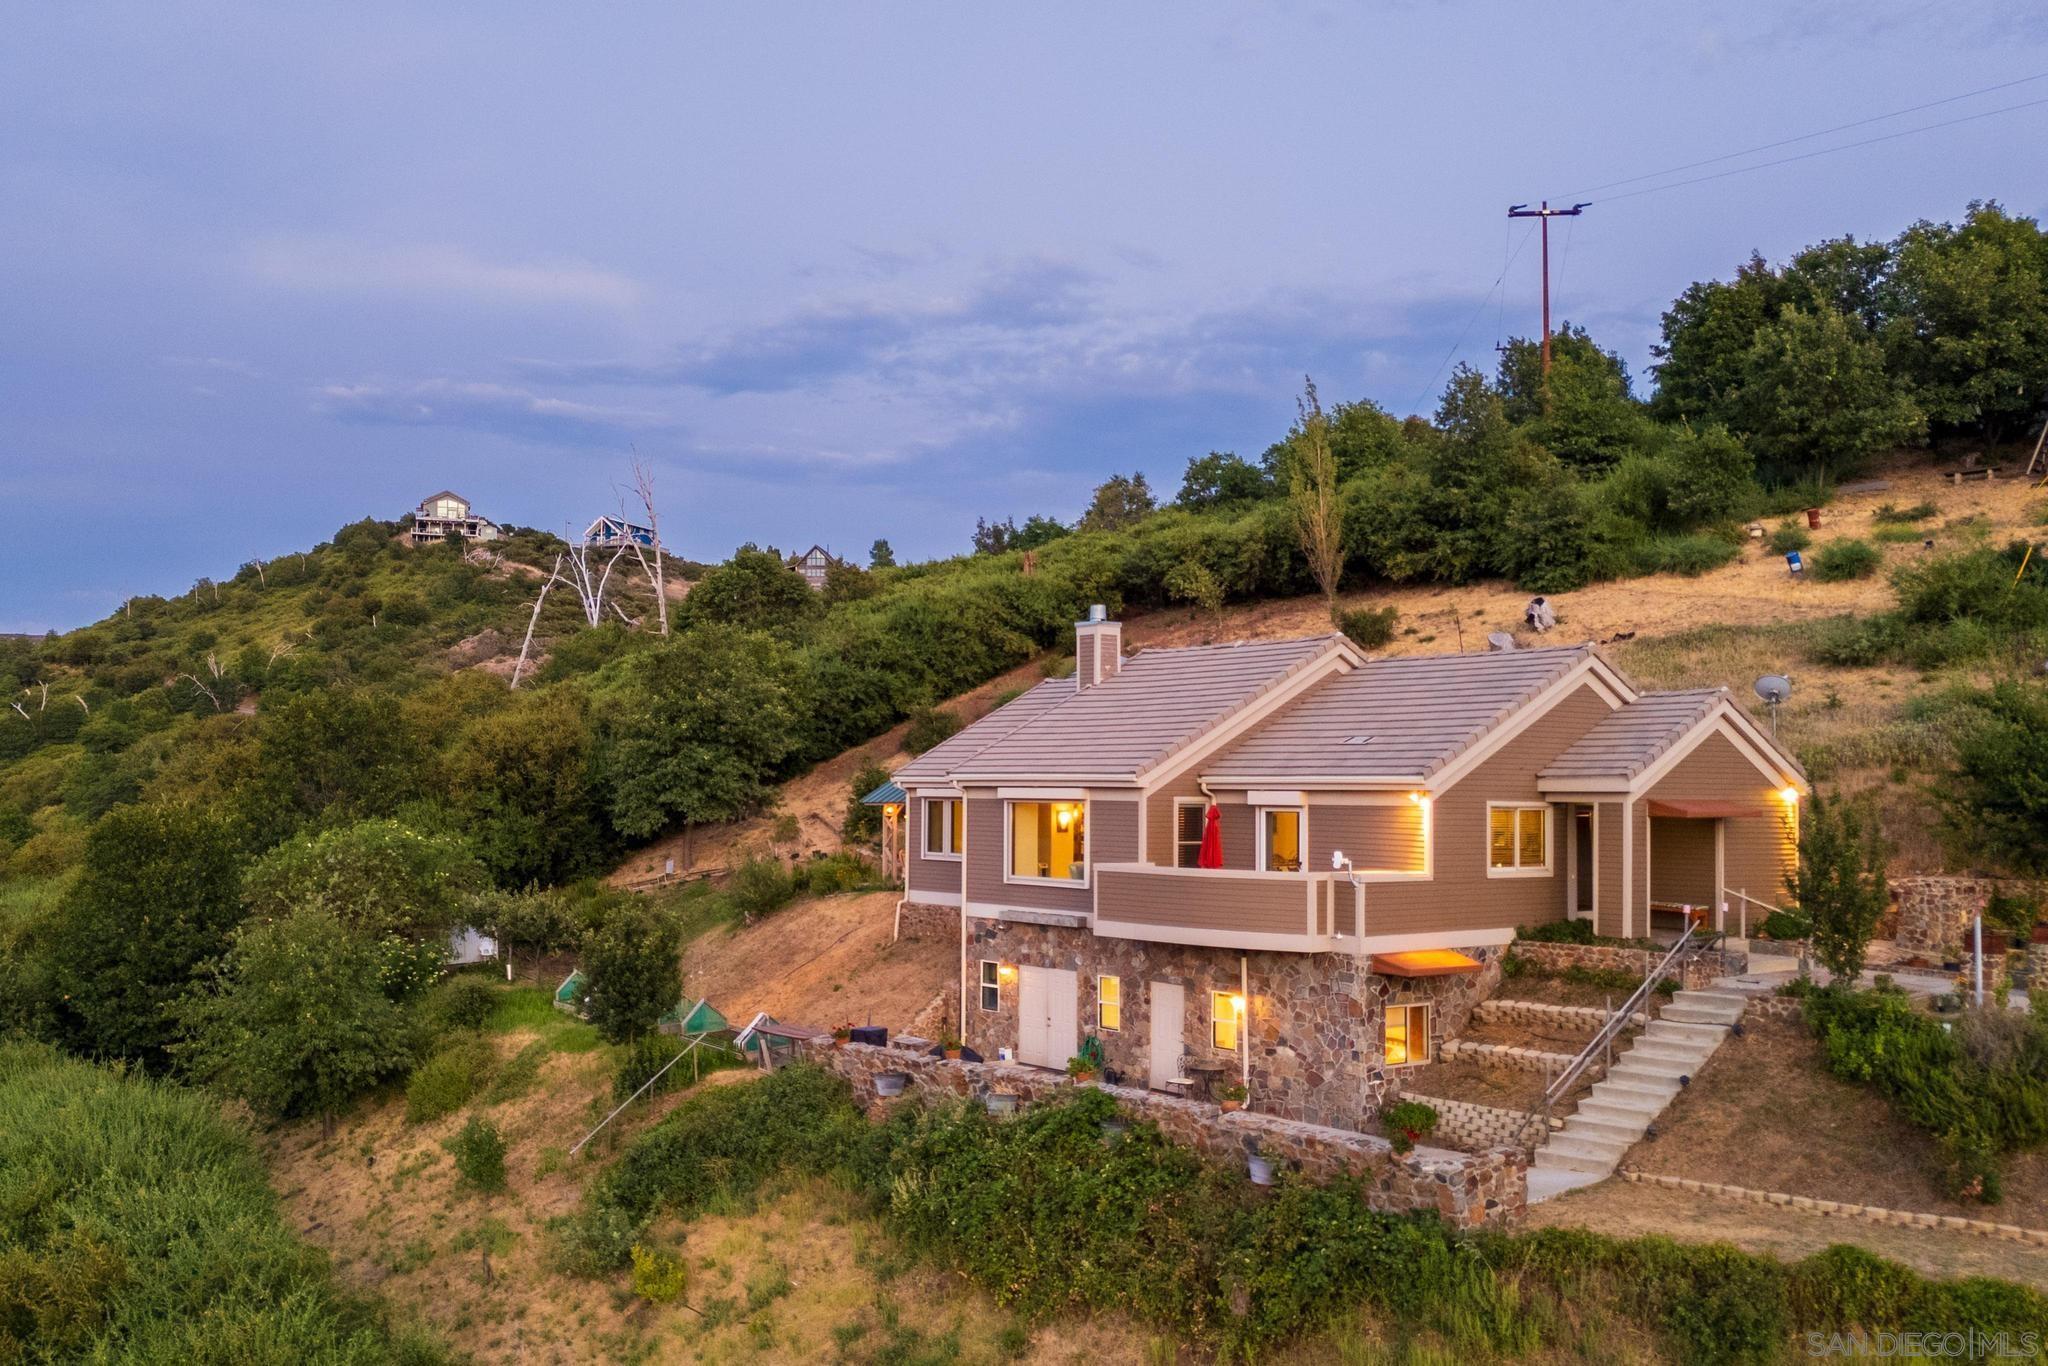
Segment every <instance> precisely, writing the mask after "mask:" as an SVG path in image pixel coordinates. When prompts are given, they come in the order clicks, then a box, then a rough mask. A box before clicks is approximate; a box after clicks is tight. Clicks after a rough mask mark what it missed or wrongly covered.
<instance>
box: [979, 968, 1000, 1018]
mask: <svg viewBox="0 0 2048 1366" xmlns="http://www.w3.org/2000/svg"><path fill="white" fill-rule="evenodd" d="M1002 971H1003V970H1002V968H1001V967H1000V966H998V965H997V964H996V963H995V962H994V961H993V960H991V959H987V958H984V959H982V960H981V1008H982V1009H983V1010H1001V1009H1002V1008H1003V989H1002V986H1001V983H1002V975H1001V974H1002Z"/></svg>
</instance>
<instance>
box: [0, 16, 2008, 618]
mask: <svg viewBox="0 0 2048 1366" xmlns="http://www.w3.org/2000/svg"><path fill="white" fill-rule="evenodd" d="M4 13H5V16H6V17H5V29H6V32H7V35H8V36H7V40H6V41H5V42H4V43H0V631H42V630H45V629H51V628H56V629H65V628H69V627H73V626H77V625H82V624H84V623H86V622H88V621H91V620H93V619H96V618H98V617H100V616H102V615H104V614H106V613H107V612H109V611H112V610H113V609H114V608H115V607H117V606H118V604H119V603H120V602H121V601H122V600H124V599H125V598H127V597H129V596H130V595H133V594H138V593H164V594H174V593H178V592H180V591H183V590H185V589H187V588H189V587H190V586H191V585H192V583H193V582H194V581H195V580H197V579H198V578H200V577H201V576H206V575H213V576H224V575H228V574H232V573H233V572H234V571H235V569H236V568H237V566H239V565H240V564H242V563H244V562H245V561H248V560H250V559H256V558H266V557H270V556H275V555H278V554H283V553H288V552H290V551H292V550H296V549H303V548H306V547H308V546H310V545H312V544H314V543H316V542H318V541H321V540H324V539H327V538H328V537H330V536H331V535H332V534H333V532H334V531H335V529H336V528H338V527H340V526H342V525H344V524H346V523H348V522H350V521H354V520H356V519H358V518H361V517H365V516H377V517H385V518H392V517H397V516H398V515H400V514H401V513H403V512H405V511H408V510H409V509H410V508H411V507H412V506H413V505H414V504H415V503H417V502H418V501H419V500H420V499H421V498H422V497H424V496H426V495H428V494H431V493H433V492H436V491H437V490H440V489H442V488H453V489H455V490H457V491H459V492H461V493H463V494H465V495H466V496H468V497H469V498H470V499H471V500H473V502H474V503H475V505H476V507H477V510H478V511H479V512H481V513H483V514H485V515H487V516H489V517H492V518H495V519H496V520H498V521H500V522H507V523H516V524H519V525H525V526H539V527H545V528H548V529H551V530H557V531H561V530H564V529H569V528H580V527H581V526H583V525H584V524H585V523H587V522H588V521H589V520H590V519H591V518H593V517H595V516H597V515H600V514H602V513H606V512H614V511H616V510H617V509H618V507H619V503H620V496H621V492H622V489H623V486H624V485H625V483H626V481H627V479H628V474H629V467H630V464H631V461H632V460H633V459H634V457H635V454H636V453H637V455H638V457H639V458H641V459H642V460H644V461H645V462H646V463H647V464H648V465H649V466H651V467H652V469H653V470H654V472H655V478H656V489H657V494H658V497H659V502H660V507H661V513H662V522H663V531H664V538H665V540H666V541H667V542H668V544H669V545H670V547H671V549H672V550H674V551H675V552H676V553H678V554H683V555H687V556H690V557H693V558H698V559H710V560H715V559H722V558H724V557H725V556H726V555H728V554H730V553H731V551H732V550H733V548H734V547H735V546H737V545H739V544H740V543H742V542H746V541H755V542H759V543H763V544H773V545H776V546H779V547H782V548H784V549H790V550H794V549H802V548H804V547H807V546H809V545H810V544H811V543H813V542H822V543H824V544H825V545H827V546H828V547H830V548H831V549H833V550H834V551H836V552H839V553H842V554H847V555H849V556H852V557H854V558H856V559H864V558H865V557H866V554H867V550H868V547H869V545H870V543H871V542H873V541H874V540H875V539H876V538H877V537H882V538H886V539H888V540H889V541H890V542H891V544H892V545H893V546H894V548H895V550H896V553H897V555H898V557H899V558H907V557H916V558H924V557H930V556H937V555H947V554H954V553H958V552H960V551H962V550H964V549H966V547H967V543H968V539H969V535H970V533H971V531H972V529H973V526H974V523H975V519H976V517H977V516H986V517H989V518H991V519H999V518H1002V517H1011V516H1013V517H1016V518H1017V519H1018V520H1020V521H1021V520H1022V519H1023V518H1024V517H1026V516H1028V515H1031V514H1033V513H1045V514H1050V515H1053V516H1057V517H1060V518H1062V519H1071V518H1073V517H1075V516H1076V515H1078V513H1079V512H1080V511H1081V509H1082V507H1083V506H1085V504H1086V501H1087V498H1088V493H1089V490H1090V489H1091V488H1092V487H1093V486H1094V485H1095V484H1096V483H1098V482H1100V481H1101V480H1102V479H1103V478H1105V477H1107V476H1108V475H1109V474H1110V473H1112V472H1120V471H1129V470H1133V469H1135V470H1140V471H1142V472H1144V473H1145V474H1146V475H1147V477H1148V478H1149V479H1150V481H1151V483H1152V485H1153V487H1154V489H1155V490H1156V491H1158V492H1159V493H1160V495H1161V496H1162V497H1163V498H1165V497H1171V496H1172V494H1173V493H1174V492H1175V491H1176V490H1177V489H1178V487H1179V483H1180V476H1181V472H1182V470H1183V468H1184V467H1185V465H1186V462H1187V461H1188V460H1189V459H1190V458H1191V457H1195V456H1200V455H1202V454H1204V453H1206V452H1208V451H1210V450H1234V451H1236V452H1238V453H1240V454H1242V455H1245V456H1247V457H1255V456H1256V455H1257V454H1258V453H1259V452H1260V451H1262V450H1264V449H1265V447H1266V446H1267V445H1269V444H1270V443H1271V442H1272V441H1274V440H1275V439H1277V438H1278V437H1279V436H1281V435H1282V434H1283V433H1284V432H1285V430H1286V428H1287V425H1288V423H1289V422H1290V421H1291V420H1292V418H1293V415H1294V402H1295V396H1296V395H1297V394H1298V393H1299V391H1300V388H1301V379H1302V376H1303V375H1304V374H1312V375H1313V376H1314V377H1315V380H1316V382H1317V385H1318V387H1319V389H1320V390H1321V392H1322V394H1323V396H1324V399H1325V401H1326V402H1328V401H1332V400H1351V399H1358V398H1372V399H1374V400H1375V401H1377V402H1379V403H1381V404H1382V405H1383V406H1385V407H1387V408H1389V409H1391V410H1392V411H1394V412H1396V413H1400V414H1406V413H1409V412H1415V411H1424V412H1427V411H1429V410H1431V409H1432V408H1433V406H1434V399H1435V396H1436V394H1437V392H1438V391H1439V390H1440V389H1441V387H1442V383H1443V380H1444V378H1445V376H1446V374H1447V373H1448V369H1449V367H1450V366H1451V365H1452V364H1454V363H1456V362H1457V361H1461V360H1462V361H1465V362H1469V363H1472V364H1475V365H1479V366H1482V367H1490V366H1491V364H1492V362H1493V360H1494V350H1493V348H1494V346H1495V344H1496V342H1498V341H1501V340H1505V339H1506V338H1507V337H1509V336H1515V335H1532V334H1534V333H1535V332H1536V331H1537V330H1538V329H1539V326H1540V323H1539V313H1538V285H1539V281H1538V272H1537V258H1538V251H1537V248H1536V247H1535V246H1534V245H1533V243H1532V242H1531V241H1530V239H1529V237H1528V234H1529V233H1530V232H1531V231H1533V229H1532V228H1531V227H1530V226H1529V225H1528V224H1526V223H1512V224H1511V223H1510V222H1509V221H1508V219H1507V218H1506V216H1505V211H1506V209H1507V207H1508V205H1509V204H1511V203H1515V202H1521V201H1535V200H1540V199H1542V198H1544V197H1548V198H1550V199H1552V200H1553V201H1557V202H1569V201H1572V200H1574V199H1584V200H1591V201H1593V203H1592V207H1590V208H1588V209H1587V210H1586V211H1585V213H1584V214H1583V215H1582V216H1580V217H1579V218H1577V219H1568V220H1559V222H1558V226H1557V227H1556V228H1555V230H1554V233H1553V239H1552V288H1553V294H1554V301H1555V303H1554V307H1555V312H1556V315H1557V316H1558V318H1559V319H1561V320H1562V319H1569V320H1571V321H1573V322H1577V323H1580V324H1583V325H1585V326H1588V327H1590V328H1591V329H1592V331H1593V333H1594V335H1595V337H1596V338H1598V339H1599V340H1601V341H1602V342H1603V343H1605V344H1607V345H1609V346H1611V347H1614V348H1617V349H1619V350H1620V352H1621V353H1622V354H1623V355H1624V357H1625V358H1627V360H1628V361H1629V363H1630V365H1631V367H1632V368H1633V369H1634V370H1635V371H1636V372H1637V374H1638V376H1639V378H1642V379H1644V380H1645V381H1647V367H1648V366H1649V364H1650V361H1651V355H1650V346H1651V344H1652V343H1653V342H1654V341H1655V339H1656V336H1657V326H1658V317H1659V314H1660V312H1661V311H1662V309H1663V308H1664V307H1665V306H1667V305H1668V304H1669V302H1670V300H1671V298H1672V296H1673V295H1675V294H1676V293H1677V292H1678V291H1680V290H1681V289H1683V288H1684V287H1685V285H1686V284H1687V283H1689V282H1691V281H1693V280H1697V279H1706V278H1714V277H1717V276H1725V275H1726V274H1728V273H1729V272H1730V271H1731V270H1732V269H1733V268H1734V267H1735V265H1736V264H1737V263H1738V262H1740V261H1741V260H1742V259H1744V258H1745V257H1746V256H1747V255H1748V254H1749V253H1750V252H1751V251H1753V250H1754V251H1761V252H1763V253H1764V254H1765V255H1766V256H1767V257H1773V258H1782V257H1783V256H1785V255H1787V254H1789V253H1790V252H1792V251H1796V250H1797V249H1798V248H1799V247H1801V246H1803V245H1806V244H1808V243H1810V242H1814V241H1818V240H1821V239H1824V238H1828V237H1835V236H1840V235H1842V234H1844V233H1853V234H1856V235H1857V236H1859V237H1866V238H1867V237H1889V236H1892V235H1894V234H1895V233H1897V232H1898V231H1899V230H1900V229H1901V228H1903V227H1905V226H1906V225H1907V224H1909V223H1911V222H1913V221H1915V220H1917V219H1922V218H1932V219H1954V218H1957V217H1959V216H1960V215H1961V214H1962V213H1963V212H1964V211H1965V209H1966V207H1967V205H1968V203H1969V202H1970V201H1971V200H1974V199H1996V200H1998V201H2000V202H2002V203H2003V204H2005V206H2006V207H2007V208H2008V209H2010V210H2013V211H2015V212H2019V213H2025V214H2030V215H2036V216H2039V215H2042V214H2043V213H2044V212H2048V179H2044V178H2043V177H2042V175H2041V174H2040V172H2041V167H2042V164H2043V163H2042V156H2041V150H2040V149H2041V148H2042V146H2043V145H2044V135H2048V103H2040V104H2035V105H2034V106H2033V107H2031V108H2023V109H2018V110H2015V111H2013V112H2009V113H2005V114H2001V115H1997V116H1995V117H1985V118H1973V117H1970V116H1973V115H1976V114H1980V113H1987V112H1988V111H1992V110H1998V109H2001V108H2006V107H2008V106H2013V105H2020V104H2025V103H2027V102H2029V101H2043V100H2048V79H2043V80H2036V81H2031V82H2026V83H2022V84H2018V85H2014V86H2011V87H2010V88H2007V89H2004V90H2000V91H1995V92H1992V93H1989V94H1984V95H1980V96H1976V97H1973V98H1971V99H1967V100H1959V101H1956V102H1953V103H1949V104H1943V105H1940V106H1938V107H1936V108H1933V109H1929V110H1924V111H1921V112H1919V113H1915V114H1910V115H1907V116H1905V117H1902V118H1895V119H1886V120H1883V121H1880V122H1876V123H1870V124H1865V125H1863V126H1861V127H1858V128H1855V129H1851V130H1846V131H1843V132H1840V133H1837V134H1834V135H1832V136H1829V137H1825V138H1818V139H1810V140H1806V141H1801V142H1797V143H1793V144H1790V145H1788V146H1786V147H1783V148H1779V149H1776V150H1773V151H1768V152H1761V153H1757V154H1754V155H1752V156H1750V157H1748V158H1746V159H1737V160H1732V161H1715V162H1712V163H1711V164H1708V165H1705V166H1700V167H1696V168H1694V169H1692V170H1689V171H1685V172H1680V173H1677V174H1674V175H1670V176H1666V177H1664V178H1663V179H1661V180H1658V179H1652V180H1639V179H1636V177H1640V176H1643V175H1645V174H1647V173H1653V172H1660V171H1664V170H1666V169H1667V168H1671V167H1678V166H1685V165H1688V164H1689V163H1695V162H1701V161H1705V160H1706V159H1708V158H1714V157H1719V156H1722V155H1723V154H1726V153H1730V152H1737V151H1741V150H1743V149H1747V148H1752V147H1757V146H1760V145H1763V144H1767V143H1773V142H1777V141H1779V140H1781V139H1787V138H1794V137H1798V136H1799V135H1802V134H1808V133H1813V132H1815V131H1818V130H1821V129H1826V128H1830V127H1834V126H1836V125H1841V124H1847V123H1851V122H1854V121H1857V120H1862V119H1867V118H1871V117H1872V116H1877V115H1883V114H1888V113H1891V112H1893V111H1897V110H1900V109H1902V108H1904V107H1906V106H1910V105H1915V104H1921V103H1925V102H1927V101H1933V100H1938V99H1943V98H1945V97H1948V96H1951V95H1958V94H1962V93H1964V92H1970V91H1976V90H1980V89H1982V88H1984V87H1987V86H1992V85H1996V84H1999V83H2001V82H2025V78H2028V77H2038V76H2042V75H2044V73H2048V12H2044V11H2041V10H2040V9H2039V8H2038V7H2035V6H2031V5H2022V4H2016V3H2011V0H1950V2H1949V3H1941V4H1936V3H1889V2H1888V0H1859V2H1857V3H1846V2H1838V0H1807V2H1806V3H1802V4H1798V5H1786V4H1784V3H1782V0H1764V2H1761V3H1759V2H1756V0H1724V3H1720V4H1716V5H1713V6H1706V5H1686V6H1681V5H1643V4H1641V3H1563V4H1550V5H1532V4H1528V3H1524V2H1518V3H1491V2H1490V0H1488V2H1485V3H1471V2H1463V0H1441V2H1440V3H1424V2H1423V0H1399V2H1396V3H1383V4H1371V5H1365V4H1359V5H1351V6H1329V5H1319V4H1305V3H1288V2H1286V0H1281V2H1279V3H1269V4H1264V5H1245V4H1223V3H1202V2H1201V0H1181V3H1175V4H1144V3H1127V4H1118V5H1081V4H1061V3H1054V4H1045V5H1022V4H1012V5H941V4H936V3H924V4H867V5H847V4H843V3H835V4H816V5H797V4H781V3H773V2H772V0H763V2H762V3H756V4H748V5H710V4H686V3H677V2H676V0H663V3H651V4H626V3H622V4H614V5H605V6H582V5H577V6H571V5H560V4H555V5H528V4H519V3H512V2H511V0H502V2H501V3H493V4H470V5H455V4H434V5H428V4H415V5H410V6H401V5H387V4H380V3H375V0H362V2H360V3H356V4H353V5H350V6H346V7H343V6H299V5H276V4H253V3H252V4H238V3H225V2H222V3H187V4H166V3H161V0H153V2H152V3H134V4H122V3H112V2H111V0H110V2H109V3H92V4H75V5H37V4H31V3H28V0H7V3H6V4H5V7H4ZM1961 118H1970V121H1968V122H1961V123H1954V124H1951V126H1948V127H1945V128H1934V129H1931V130H1929V131H1924V132H1920V133H1917V134H1914V135H1912V136H1906V137H1898V138H1892V139H1890V140H1888V141H1884V142H1880V143H1875V144H1873V145H1870V146H1866V147H1861V148H1854V149H1850V150H1846V151H1842V152H1840V153H1838V154H1834V155H1826V156H1819V157H1812V158H1808V159H1805V160H1801V161H1797V162H1793V163H1791V164H1787V165H1783V166H1777V167H1770V168H1765V169H1761V170H1756V171H1754V172H1751V173H1745V174H1737V175H1729V176H1724V177H1721V178H1718V179H1714V180H1709V181H1706V182H1704V183H1700V184H1695V185H1687V186H1680V187H1678V188H1672V189H1665V190H1657V191H1656V192H1653V193H1636V194H1631V192H1632V191H1639V190H1643V189H1654V188H1655V187H1658V186H1662V185H1665V184H1668V183H1669V182H1671V181H1674V180H1685V179H1690V178H1693V177H1697V176H1706V175H1714V174H1716V173H1718V172H1721V171H1724V170H1729V169H1733V168H1736V167H1740V166H1743V165H1747V164H1749V163H1753V162H1758V161H1766V160H1772V159H1775V158H1778V157H1784V156H1794V155H1798V154H1801V153H1804V152H1808V151H1813V150H1817V149H1820V148H1824V147H1829V146H1835V145H1839V144H1843V143H1848V142H1854V141H1858V140H1861V139H1863V138H1869V137H1878V136H1883V135H1886V134H1889V133H1893V132H1898V131H1901V130H1904V129H1908V128H1914V127H1919V126H1924V125H1928V124H1933V123H1938V122H1945V121H1948V120H1953V119H1961ZM1615 182H1626V183H1623V184H1619V185H1617V184H1615ZM1496 281H1499V287H1498V288H1496Z"/></svg>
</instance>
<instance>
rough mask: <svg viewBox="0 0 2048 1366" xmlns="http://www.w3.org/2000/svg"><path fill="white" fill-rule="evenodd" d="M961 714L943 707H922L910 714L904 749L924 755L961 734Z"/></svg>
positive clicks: (904, 734) (904, 737) (904, 736)
mask: <svg viewBox="0 0 2048 1366" xmlns="http://www.w3.org/2000/svg"><path fill="white" fill-rule="evenodd" d="M961 724H962V722H961V720H960V713H958V712H954V711H947V710H945V709H944V708H941V707H920V708H918V709H917V710H916V711H914V712H912V713H911V714H910V726H909V728H908V729H906V730H905V731H904V732H903V748H905V749H907V750H909V751H910V752H911V753H912V754H922V753H924V752H925V751H926V750H928V749H930V748H931V747H932V746H933V745H936V744H938V743H939V742H940V741H941V740H946V739H949V738H951V737H952V736H954V735H956V734H958V733H959V730H960V727H961Z"/></svg>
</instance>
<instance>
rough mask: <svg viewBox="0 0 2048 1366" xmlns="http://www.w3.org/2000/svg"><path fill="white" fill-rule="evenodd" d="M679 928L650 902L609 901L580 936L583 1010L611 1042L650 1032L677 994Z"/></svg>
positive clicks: (679, 990) (680, 948)
mask: <svg viewBox="0 0 2048 1366" xmlns="http://www.w3.org/2000/svg"><path fill="white" fill-rule="evenodd" d="M682 952H683V936H682V929H681V927H680V926H678V925H677V924H676V922H675V919H674V918H673V917H671V916H668V915H665V914H663V913H662V912H661V911H660V910H658V909H657V908H656V907H655V906H654V905H653V903H651V902H648V901H646V900H643V899H641V898H638V897H635V898H632V899H630V900H626V901H622V902H620V903H618V904H617V905H615V906H614V907H613V908H612V910H611V913H610V914H609V915H607V916H606V917H605V919H604V921H603V923H601V924H600V925H599V926H598V927H597V928H596V929H594V930H592V931H591V932H590V933H589V934H588V935H586V936H585V937H584V940H583V960H582V962H583V978H584V988H583V1008H584V1011H585V1013H586V1014H587V1015H588V1016H589V1018H590V1022H591V1023H592V1024H594V1025H596V1026H597V1029H598V1032H599V1033H600V1034H602V1035H604V1036H605V1038H607V1039H609V1040H611V1041H612V1042H613V1043H626V1042H629V1041H631V1040H633V1039H637V1038H639V1037H640V1036H641V1035H643V1034H650V1033H652V1032H653V1031H654V1027H655V1025H656V1024H658V1023H659V1022H660V1020H661V1017H662V1016H663V1015H664V1014H666V1013H667V1012H668V1011H669V1010H670V1009H672V1008H673V1007H674V1006H675V1004H676V1002H677V1001H679V1000H680V999H681V998H682V970H681V968H680V967H679V963H680V960H681V958H682Z"/></svg>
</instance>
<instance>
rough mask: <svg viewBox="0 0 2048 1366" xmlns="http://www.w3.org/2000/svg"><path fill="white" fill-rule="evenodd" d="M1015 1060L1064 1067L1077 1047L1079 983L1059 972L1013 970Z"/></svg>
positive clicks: (1076, 979) (1020, 968) (1068, 974)
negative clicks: (1015, 972) (1015, 1034)
mask: <svg viewBox="0 0 2048 1366" xmlns="http://www.w3.org/2000/svg"><path fill="white" fill-rule="evenodd" d="M1017 987H1018V990H1017V1060H1018V1061H1019V1062H1028V1063H1030V1064H1031V1065H1032V1066H1034V1067H1061V1068H1063V1067H1065V1066H1066V1065H1067V1059H1068V1058H1071V1057H1073V1056H1074V1054H1075V1052H1076V1051H1078V1050H1079V1048H1080V1046H1081V1043H1080V1039H1079V1038H1078V1037H1077V1033H1076V1031H1077V1030H1078V1028H1079V1023H1080V999H1081V996H1080V982H1079V979H1078V978H1076V977H1075V976H1074V974H1073V973H1071V972H1065V971H1062V970H1061V969H1059V968H1034V967H1030V966H1028V965H1024V966H1019V967H1018V969H1017Z"/></svg>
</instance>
